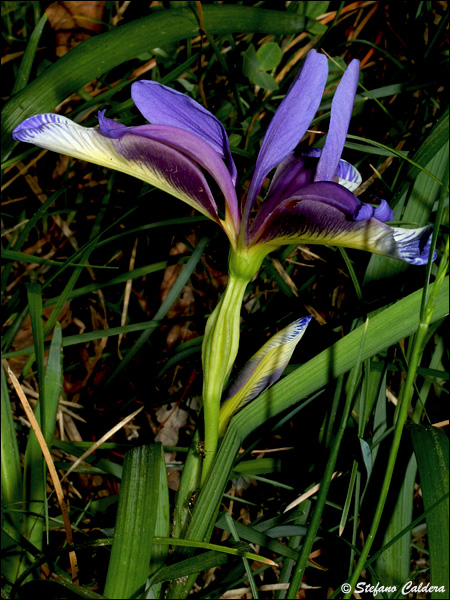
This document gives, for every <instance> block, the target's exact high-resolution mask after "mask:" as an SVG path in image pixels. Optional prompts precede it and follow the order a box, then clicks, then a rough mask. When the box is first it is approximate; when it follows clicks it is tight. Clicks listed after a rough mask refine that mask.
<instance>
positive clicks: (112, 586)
mask: <svg viewBox="0 0 450 600" xmlns="http://www.w3.org/2000/svg"><path fill="white" fill-rule="evenodd" d="M161 464H163V465H164V454H163V449H162V445H161V444H152V445H149V446H140V447H138V448H133V449H132V450H130V451H129V452H127V453H126V455H125V461H124V465H123V477H122V484H121V487H120V494H119V506H118V509H117V519H116V526H115V529H114V540H113V545H112V550H111V559H110V561H109V567H108V574H107V577H106V584H105V591H104V594H105V596H106V597H107V598H123V599H124V600H125V599H126V598H135V597H136V595H137V594H138V593H140V592H141V591H142V590H143V587H144V585H145V582H146V580H147V576H148V574H149V568H150V557H151V552H152V545H153V537H154V535H155V527H156V521H157V512H158V504H159V494H160V478H161Z"/></svg>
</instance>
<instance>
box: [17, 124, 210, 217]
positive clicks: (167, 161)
mask: <svg viewBox="0 0 450 600" xmlns="http://www.w3.org/2000/svg"><path fill="white" fill-rule="evenodd" d="M110 126H111V125H110ZM111 127H112V126H111ZM112 129H114V127H112ZM115 130H116V132H118V131H119V128H115ZM13 138H14V139H15V140H19V141H22V142H28V143H31V144H36V146H40V147H41V148H46V149H48V150H53V151H54V152H60V153H61V154H67V155H68V156H73V157H74V158H79V159H81V160H86V161H89V162H92V163H95V164H98V165H101V166H103V167H108V168H110V169H116V170H117V171H122V172H123V173H127V174H129V175H132V176H133V177H137V178H138V179H141V180H143V181H146V182H148V183H150V184H151V185H154V186H155V187H157V188H159V189H162V190H164V191H165V192H168V193H169V194H172V195H173V196H175V197H177V198H179V199H180V200H183V201H184V202H186V203H187V204H189V205H190V206H192V207H194V208H196V209H197V210H199V211H200V212H201V213H202V214H204V215H205V216H207V217H209V218H210V219H213V220H214V221H216V222H217V223H220V224H221V225H222V222H221V221H220V219H219V217H218V215H217V206H216V203H215V201H214V198H213V195H212V193H211V190H210V189H209V186H208V183H207V181H206V179H205V177H204V175H203V173H202V171H201V169H200V168H199V167H198V166H197V163H195V162H193V161H192V160H190V159H189V158H188V157H186V156H185V155H184V154H183V153H181V152H179V151H177V150H175V149H174V148H171V147H170V146H168V145H167V144H163V143H161V142H159V141H156V140H151V139H147V138H145V137H143V136H138V135H134V134H130V133H128V134H126V135H122V136H121V138H120V139H113V138H110V137H107V136H106V135H103V134H102V133H101V132H100V130H99V129H97V128H92V127H82V126H81V125H78V124H77V123H74V122H73V121H71V120H70V119H67V118H66V117H63V116H61V115H56V114H53V113H48V114H43V115H36V116H34V117H31V118H29V119H26V120H25V121H23V122H22V123H21V124H20V125H19V126H18V127H16V129H15V130H14V132H13Z"/></svg>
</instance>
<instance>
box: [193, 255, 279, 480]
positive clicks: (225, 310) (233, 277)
mask: <svg viewBox="0 0 450 600" xmlns="http://www.w3.org/2000/svg"><path fill="white" fill-rule="evenodd" d="M269 251H270V250H268V249H267V248H264V247H263V248H258V247H257V248H253V249H248V248H244V249H239V250H234V249H232V250H231V251H230V259H229V278H228V284H227V287H226V289H225V293H224V294H223V296H222V298H221V299H220V302H219V304H218V305H217V306H216V308H215V310H214V312H213V313H212V314H211V316H210V317H209V319H208V322H207V323H206V328H205V336H204V338H203V346H202V362H203V413H204V421H205V459H204V461H203V469H202V484H203V483H204V481H205V479H206V476H207V475H208V473H209V470H210V468H211V465H212V462H213V460H214V456H215V453H216V449H217V444H218V440H219V413H220V400H221V398H222V392H223V389H224V387H225V385H226V383H227V381H228V377H229V375H230V372H231V369H232V367H233V364H234V361H235V358H236V355H237V351H238V348H239V333H240V332H239V330H240V317H241V306H242V300H243V298H244V293H245V290H246V288H247V285H248V283H249V282H250V281H251V280H252V279H253V277H254V275H256V273H257V272H258V271H259V269H260V267H261V263H262V261H263V260H264V257H265V256H266V254H268V252H269Z"/></svg>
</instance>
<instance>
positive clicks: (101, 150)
mask: <svg viewBox="0 0 450 600" xmlns="http://www.w3.org/2000/svg"><path fill="white" fill-rule="evenodd" d="M327 75H328V61H327V58H326V57H325V56H324V55H323V54H318V53H317V52H316V51H315V50H311V51H310V52H309V54H308V56H307V58H306V60H305V63H304V66H303V68H302V70H301V72H300V73H299V75H298V76H297V78H296V79H295V80H294V82H293V83H292V85H291V87H290V89H289V91H288V93H287V95H286V97H285V98H284V100H283V101H282V102H281V104H280V106H279V108H278V110H277V111H276V113H275V115H274V117H273V119H272V121H271V123H270V125H269V127H268V129H267V132H266V135H265V137H264V139H263V142H262V145H261V149H260V152H259V155H258V158H257V161H256V165H255V171H254V174H253V177H252V180H251V183H250V187H249V190H248V194H247V197H246V199H245V201H244V202H243V204H242V206H241V205H240V203H239V202H238V199H237V195H236V180H237V172H236V167H235V164H234V162H233V158H232V156H231V152H230V146H229V143H228V137H227V135H226V132H225V129H224V127H223V125H222V124H221V123H220V121H219V120H218V119H217V118H216V117H214V116H213V115H212V114H211V113H210V112H209V111H207V110H206V109H205V108H203V107H202V106H200V105H199V104H198V103H197V102H195V101H194V100H192V99H191V98H189V97H188V96H186V95H185V94H182V93H180V92H177V91H175V90H173V89H171V88H168V87H166V86H163V85H161V84H159V83H156V82H154V81H138V82H136V83H134V84H133V85H132V88H131V95H132V98H133V100H134V102H135V104H136V106H137V107H138V109H139V111H140V112H141V114H142V115H143V116H144V117H145V118H146V119H147V120H148V121H149V122H150V123H151V124H150V125H148V124H147V125H140V126H136V127H134V126H133V127H127V126H125V125H122V124H121V123H118V122H116V121H113V120H111V119H108V118H107V117H105V115H104V111H102V112H100V113H99V117H98V118H99V128H86V127H82V126H80V125H78V124H76V123H74V122H73V121H70V120H69V119H67V118H66V117H63V116H60V115H56V114H52V113H48V114H43V115H37V116H34V117H31V118H29V119H26V120H25V121H23V122H22V123H21V124H20V125H19V126H18V127H16V129H15V130H14V132H13V138H14V139H15V140H21V141H24V142H29V143H33V144H36V145H37V146H41V147H43V148H47V149H50V150H54V151H57V152H61V153H63V154H68V155H70V156H73V157H76V158H80V159H84V160H87V161H90V162H94V163H97V164H100V165H103V166H106V167H110V168H113V169H116V170H119V171H122V172H125V173H129V174H130V175H133V176H135V177H138V178H140V179H142V180H144V181H147V182H148V183H151V184H152V185H154V186H156V187H158V188H160V189H162V190H164V191H167V192H168V193H170V194H172V195H174V196H176V197H178V198H179V199H181V200H183V201H184V202H186V203H188V204H189V205H190V206H192V207H195V208H196V209H198V210H199V211H200V212H201V213H202V214H204V215H206V216H207V217H209V218H210V219H212V220H213V221H215V222H216V223H218V224H219V225H220V226H221V227H222V228H223V229H224V231H225V233H226V234H227V236H228V238H229V240H230V243H231V247H232V251H234V252H235V254H236V255H240V256H243V255H246V256H250V255H253V256H256V255H258V257H259V258H258V260H257V261H255V262H257V263H259V264H260V261H261V260H262V258H263V257H264V256H265V255H266V254H267V253H268V252H270V251H271V250H273V249H275V248H277V247H279V246H281V245H283V244H294V243H298V244H300V243H303V244H328V245H335V246H344V247H349V248H359V249H362V250H368V251H370V252H374V253H376V254H382V255H385V256H390V257H392V258H396V259H399V260H402V261H405V262H408V263H410V264H415V265H423V264H425V263H426V262H427V260H428V255H429V247H430V242H431V231H432V229H431V226H427V227H422V228H419V229H404V228H397V227H390V226H388V225H386V224H385V223H384V221H389V220H391V219H392V218H393V214H392V211H391V209H390V208H389V206H388V205H387V203H386V202H385V201H384V200H382V201H381V204H380V205H379V206H377V207H375V206H372V205H369V204H363V203H362V202H361V201H360V200H359V199H358V198H357V197H356V196H355V195H354V194H353V191H354V190H355V189H356V187H358V185H359V183H360V182H361V176H360V175H359V173H358V171H357V170H356V169H355V168H354V167H353V166H352V165H350V164H349V163H347V162H345V161H343V160H341V154H342V150H343V148H344V142H345V138H346V135H347V130H348V126H349V122H350V117H351V113H352V109H353V102H354V98H355V93H356V88H357V83H358V75H359V61H357V60H353V61H352V62H351V63H350V65H349V67H348V68H347V70H346V71H345V73H344V75H343V77H342V79H341V82H340V83H339V86H338V88H337V91H336V93H335V96H334V99H333V102H332V107H331V120H330V126H329V131H328V135H327V138H326V141H325V145H324V147H323V150H317V149H314V150H311V151H309V152H306V153H297V152H296V151H295V148H296V146H297V145H298V143H299V142H300V140H301V139H302V137H303V135H304V134H305V132H306V130H307V128H308V126H309V125H310V123H311V120H312V119H313V117H314V115H315V113H316V112H317V110H318V108H319V105H320V101H321V98H322V94H323V91H324V88H325V84H326V81H327ZM275 167H277V169H276V171H275V174H274V176H273V178H272V181H271V184H270V186H269V188H268V191H267V193H266V195H265V198H264V200H263V202H262V203H261V205H260V207H259V209H258V211H257V212H256V213H254V209H255V203H256V201H257V198H258V195H259V194H260V193H261V190H262V187H263V184H264V181H265V179H266V177H267V175H268V174H269V173H270V171H271V170H272V169H274V168H275ZM205 174H206V175H207V176H208V177H209V178H211V179H212V180H213V181H214V182H215V183H216V185H217V186H218V189H219V190H220V192H221V194H222V195H223V198H224V202H225V215H224V218H223V219H222V218H221V217H220V216H219V211H218V206H217V202H216V198H215V197H214V195H213V193H212V191H211V186H210V184H209V183H208V179H207V177H206V176H205ZM211 179H210V180H209V181H211ZM253 270H255V269H253ZM256 270H257V269H256ZM255 272H256V271H255Z"/></svg>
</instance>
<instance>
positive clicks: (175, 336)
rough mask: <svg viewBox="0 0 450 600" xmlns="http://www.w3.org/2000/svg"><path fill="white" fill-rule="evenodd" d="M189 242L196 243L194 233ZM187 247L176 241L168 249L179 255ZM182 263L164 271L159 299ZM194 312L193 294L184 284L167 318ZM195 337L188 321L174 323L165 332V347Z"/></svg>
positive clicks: (175, 277)
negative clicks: (166, 332)
mask: <svg viewBox="0 0 450 600" xmlns="http://www.w3.org/2000/svg"><path fill="white" fill-rule="evenodd" d="M188 240H189V242H190V243H192V245H193V246H195V245H196V243H197V238H196V236H195V235H194V234H191V235H190V236H189V237H188ZM187 251H188V248H187V247H186V245H185V244H183V243H182V242H177V243H176V245H175V246H174V247H173V248H172V249H171V250H170V256H179V255H182V254H185V253H186V252H187ZM182 269H183V265H171V266H170V267H167V269H166V270H165V271H164V277H163V280H162V283H161V301H162V302H164V300H165V299H166V298H167V295H168V293H169V292H170V290H171V289H172V286H173V285H174V283H175V282H176V280H177V279H178V277H179V275H180V273H181V271H182ZM193 314H194V294H193V292H192V288H191V286H190V285H189V284H187V285H185V286H184V288H183V291H182V292H181V295H180V296H179V298H178V300H177V302H175V304H174V305H173V306H172V307H171V308H170V310H169V311H168V313H167V318H169V319H173V318H175V317H180V316H183V317H188V316H192V315H193ZM193 337H197V334H196V333H195V332H193V331H191V330H190V329H189V323H184V324H179V323H178V324H176V325H174V326H173V327H172V328H171V329H170V331H169V332H168V334H167V338H166V343H167V347H168V348H171V347H173V346H174V345H175V344H176V343H177V341H178V340H180V339H181V340H183V341H187V340H190V339H192V338H193Z"/></svg>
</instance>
